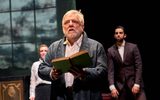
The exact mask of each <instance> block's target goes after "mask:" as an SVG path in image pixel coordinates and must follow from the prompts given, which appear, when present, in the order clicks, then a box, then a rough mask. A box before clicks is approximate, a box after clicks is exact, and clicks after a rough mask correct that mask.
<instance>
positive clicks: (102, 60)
mask: <svg viewBox="0 0 160 100" xmlns="http://www.w3.org/2000/svg"><path fill="white" fill-rule="evenodd" d="M93 45H94V46H93ZM90 47H91V48H92V50H90V51H89V52H90V54H91V57H92V62H93V65H92V67H90V68H89V67H88V68H84V69H83V70H84V71H85V73H86V80H91V81H92V80H93V81H96V82H98V81H100V82H99V83H101V82H102V81H103V82H105V80H107V72H106V71H107V56H106V52H105V50H104V48H103V46H102V44H100V43H97V44H96V43H94V42H93V43H92V44H90ZM106 82H107V81H106Z"/></svg>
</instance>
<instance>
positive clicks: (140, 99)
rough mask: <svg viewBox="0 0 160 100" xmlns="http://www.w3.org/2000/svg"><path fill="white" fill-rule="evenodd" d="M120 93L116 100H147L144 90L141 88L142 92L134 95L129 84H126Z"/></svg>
mask: <svg viewBox="0 0 160 100" xmlns="http://www.w3.org/2000/svg"><path fill="white" fill-rule="evenodd" d="M119 93H120V94H119V96H118V98H117V99H115V100H147V99H146V95H145V92H144V90H141V91H140V93H138V94H136V95H133V93H132V91H131V90H130V89H129V88H128V86H127V85H125V86H124V87H123V89H122V90H121V91H119Z"/></svg>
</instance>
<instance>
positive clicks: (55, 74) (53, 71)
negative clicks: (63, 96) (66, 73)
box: [51, 68, 61, 80]
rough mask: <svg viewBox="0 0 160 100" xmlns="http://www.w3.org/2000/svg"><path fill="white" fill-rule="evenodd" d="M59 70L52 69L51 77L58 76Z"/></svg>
mask: <svg viewBox="0 0 160 100" xmlns="http://www.w3.org/2000/svg"><path fill="white" fill-rule="evenodd" d="M60 74H61V72H60V71H59V70H57V69H55V68H53V69H52V73H51V75H52V79H54V80H56V79H58V77H59V76H60Z"/></svg>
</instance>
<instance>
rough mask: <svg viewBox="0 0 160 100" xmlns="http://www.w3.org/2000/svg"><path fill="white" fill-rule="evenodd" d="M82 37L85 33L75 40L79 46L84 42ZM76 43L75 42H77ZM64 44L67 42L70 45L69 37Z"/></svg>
mask: <svg viewBox="0 0 160 100" xmlns="http://www.w3.org/2000/svg"><path fill="white" fill-rule="evenodd" d="M82 37H83V34H82V35H81V36H80V38H79V39H78V40H77V41H76V42H75V43H76V44H78V45H79V46H80V45H81V43H82ZM75 43H74V44H75ZM63 44H66V45H70V43H69V41H68V39H67V38H66V40H65V41H64V42H63Z"/></svg>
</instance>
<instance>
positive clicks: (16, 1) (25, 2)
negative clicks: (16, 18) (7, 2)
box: [11, 0, 34, 11]
mask: <svg viewBox="0 0 160 100" xmlns="http://www.w3.org/2000/svg"><path fill="white" fill-rule="evenodd" d="M11 4H12V5H11V10H12V11H13V10H28V9H33V8H34V6H33V0H11Z"/></svg>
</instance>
